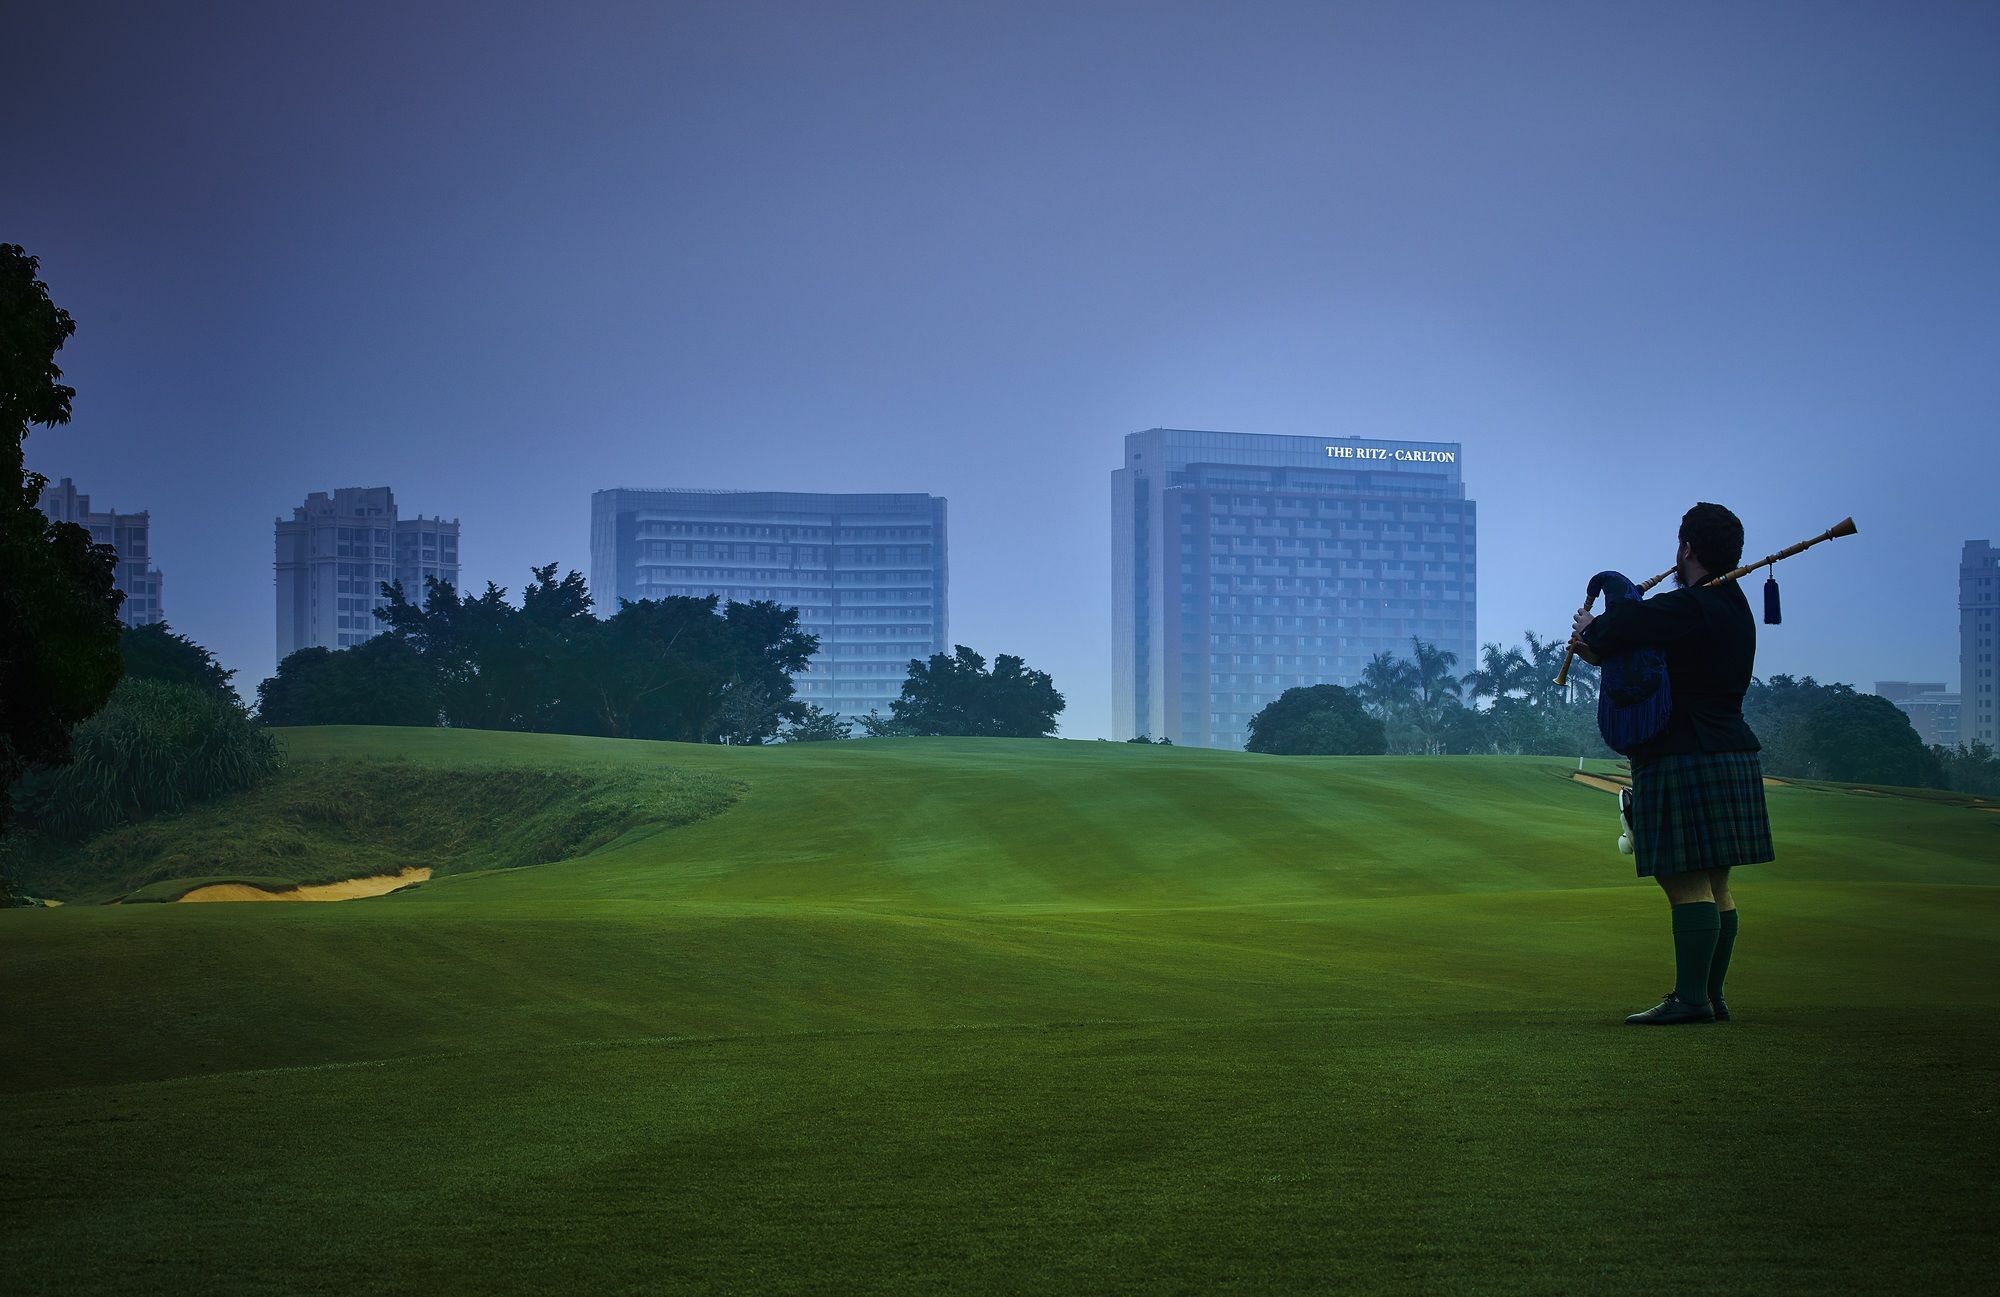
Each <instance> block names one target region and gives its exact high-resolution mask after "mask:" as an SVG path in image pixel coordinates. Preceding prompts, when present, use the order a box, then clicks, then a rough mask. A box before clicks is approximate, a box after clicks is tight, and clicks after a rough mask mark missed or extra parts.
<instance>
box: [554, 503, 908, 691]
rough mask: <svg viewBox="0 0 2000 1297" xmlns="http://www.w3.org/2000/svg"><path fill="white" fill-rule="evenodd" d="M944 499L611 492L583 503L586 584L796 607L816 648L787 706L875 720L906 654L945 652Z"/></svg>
mask: <svg viewBox="0 0 2000 1297" xmlns="http://www.w3.org/2000/svg"><path fill="white" fill-rule="evenodd" d="M946 576H947V566H946V544H945V502H944V500H943V499H941V498H939V497H937V496H934V495H923V494H898V495H823V494H816V493H807V492H793V491H712V490H659V491H644V490H631V489H618V490H610V491H598V492H596V493H594V494H593V495H592V496H591V497H590V586H591V596H592V598H593V600H594V601H595V602H596V605H597V612H598V615H599V616H604V617H609V616H611V615H612V614H614V613H616V612H617V610H618V601H619V600H620V599H631V600H639V599H661V598H666V597H667V596H670V595H694V596H706V595H716V596H718V597H719V598H720V599H721V600H722V601H723V602H724V603H728V602H730V601H735V602H739V603H749V602H752V601H754V600H759V599H765V600H770V601H771V602H774V603H778V604H782V605H784V606H786V607H791V608H797V609H798V610H799V626H800V628H801V629H802V630H805V631H807V632H809V633H811V634H814V635H817V636H819V652H818V653H817V654H816V655H815V656H814V657H813V660H812V665H811V667H810V668H809V669H808V670H807V671H806V672H805V673H804V674H802V675H800V676H799V677H798V679H797V686H798V697H799V700H800V701H801V702H807V703H814V704H817V705H818V706H820V707H824V708H825V709H826V710H828V711H832V712H839V713H841V714H842V715H845V716H861V715H865V714H867V713H868V712H869V711H870V710H871V709H874V710H879V711H881V712H883V713H884V714H885V715H886V714H887V713H888V710H889V704H890V703H891V702H892V701H894V700H895V698H896V697H897V696H898V695H900V694H901V693H902V689H903V680H904V678H905V676H906V675H907V674H908V671H909V664H910V660H911V659H912V658H924V657H929V656H930V655H931V654H933V653H942V652H945V651H946V640H945V636H946V633H947V632H946V618H945V608H946V602H947V600H946V594H947V584H948V583H947V580H946Z"/></svg>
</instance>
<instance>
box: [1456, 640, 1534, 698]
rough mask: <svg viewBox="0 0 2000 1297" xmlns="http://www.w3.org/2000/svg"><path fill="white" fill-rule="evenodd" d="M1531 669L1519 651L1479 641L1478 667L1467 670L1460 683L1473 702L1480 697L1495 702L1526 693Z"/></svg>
mask: <svg viewBox="0 0 2000 1297" xmlns="http://www.w3.org/2000/svg"><path fill="white" fill-rule="evenodd" d="M1531 669H1532V668H1530V667H1529V665H1528V660H1527V658H1526V657H1525V656H1523V655H1522V653H1521V650H1519V649H1513V648H1510V649H1503V648H1501V647H1500V646H1499V645H1498V644H1482V645H1480V646H1479V666H1478V668H1477V669H1476V670H1474V671H1472V672H1470V673H1468V674H1467V675H1466V676H1465V677H1464V678H1463V679H1462V680H1461V681H1460V683H1462V684H1463V685H1464V686H1465V690H1466V693H1467V694H1468V696H1470V698H1471V700H1472V701H1473V703H1475V704H1477V703H1478V702H1479V701H1480V700H1481V699H1484V698H1491V699H1494V700H1496V701H1497V700H1499V699H1501V698H1508V697H1511V696H1513V695H1514V694H1517V693H1524V692H1526V690H1527V687H1528V674H1529V672H1530V670H1531Z"/></svg>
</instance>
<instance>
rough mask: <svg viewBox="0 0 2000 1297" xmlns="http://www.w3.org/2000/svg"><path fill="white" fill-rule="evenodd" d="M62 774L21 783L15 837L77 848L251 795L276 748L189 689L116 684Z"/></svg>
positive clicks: (82, 727) (219, 702)
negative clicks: (27, 835)
mask: <svg viewBox="0 0 2000 1297" xmlns="http://www.w3.org/2000/svg"><path fill="white" fill-rule="evenodd" d="M70 746H71V751H72V752H73V754H74V757H73V759H72V760H71V762H70V764H69V765H67V766H62V767H59V768H58V769H55V770H50V771H45V772H38V773H36V774H33V775H30V776H29V777H28V778H27V779H25V780H23V781H22V785H21V791H20V808H21V817H22V820H23V822H24V827H29V828H33V829H36V830H39V831H41V832H43V833H47V834H50V835H52V836H55V837H61V838H69V839H78V838H83V837H87V836H89V835H90V834H92V833H95V832H97V831H98V830H100V829H104V828H108V827H110V826H112V825H115V824H129V823H133V822H136V821H139V820H143V819H146V818H148V817H150V816H154V815H169V814H172V813H174V812H176V811H181V810H185V809H186V808H188V807H189V806H193V805H195V804H197V803H199V802H205V801H208V800H209V799H211V798H215V797H220V796H222V795H223V794H224V793H230V792H235V791H238V790H239V789H244V788H249V787H252V786H254V785H256V784H258V783H260V782H262V781H263V780H264V779H267V778H269V777H270V776H271V775H272V774H273V773H274V772H275V771H276V770H277V768H278V764H279V756H278V745H277V742H276V741H275V740H274V739H273V738H272V737H271V735H270V734H269V733H268V732H267V731H265V729H264V728H263V727H262V726H261V725H257V724H255V723H253V722H252V721H251V720H250V718H249V717H248V716H246V715H245V714H244V712H243V709H242V708H241V707H239V706H237V705H235V704H234V703H232V702H229V701H227V700H225V699H223V698H221V697H219V696H217V695H216V694H214V693H211V692H208V691H206V690H203V689H199V688H196V687H195V686H193V685H184V684H168V683H165V682H162V681H158V680H126V681H122V682H120V684H119V686H118V688H117V689H116V690H115V691H113V693H112V695H111V701H110V702H109V703H107V704H106V705H105V707H104V710H102V711H100V712H98V713H97V714H96V715H95V716H92V717H90V718H89V719H88V720H86V721H83V722H82V723H80V724H79V725H77V726H76V728H75V729H74V730H73V731H72V733H71V735H70Z"/></svg>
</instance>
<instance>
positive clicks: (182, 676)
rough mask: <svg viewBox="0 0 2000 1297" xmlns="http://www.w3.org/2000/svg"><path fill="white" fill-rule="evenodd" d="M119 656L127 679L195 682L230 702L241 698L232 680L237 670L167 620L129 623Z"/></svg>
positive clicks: (122, 636)
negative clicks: (231, 668) (150, 622)
mask: <svg viewBox="0 0 2000 1297" xmlns="http://www.w3.org/2000/svg"><path fill="white" fill-rule="evenodd" d="M118 657H119V660H120V661H122V662H123V663H124V664H125V679H127V680H158V681H160V682H162V683H164V684H174V685H191V686H193V687H194V688H196V689H201V690H204V691H206V692H208V693H211V694H214V695H215V696H216V697H218V698H222V699H224V700H226V701H228V702H232V703H233V702H236V701H237V697H236V690H235V689H234V688H232V687H231V686H230V683H229V679H230V677H231V676H234V675H235V674H236V673H235V672H234V671H225V670H223V668H222V664H221V663H220V662H217V661H216V660H215V654H213V653H211V652H209V651H208V650H207V649H205V648H203V647H202V646H201V645H199V644H197V643H195V642H194V641H193V640H191V639H189V638H188V637H187V636H185V635H176V634H175V633H174V632H173V630H172V629H171V628H170V627H168V625H167V624H166V623H165V622H163V621H160V622H154V623H153V624H152V625H150V626H130V627H127V628H126V629H125V632H124V633H123V634H121V635H120V636H119V637H118Z"/></svg>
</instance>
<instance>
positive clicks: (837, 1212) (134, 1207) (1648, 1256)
mask: <svg viewBox="0 0 2000 1297" xmlns="http://www.w3.org/2000/svg"><path fill="white" fill-rule="evenodd" d="M291 744H292V747H293V750H294V754H295V756H297V757H299V758H301V759H303V760H307V761H311V762H315V763H324V767H323V769H324V770H330V771H333V772H336V773H335V775H328V776H326V777H338V778H343V779H344V778H350V777H351V778H353V779H357V780H363V781H365V780H367V779H370V778H374V777H375V775H376V774H379V772H380V770H381V769H382V768H383V763H391V764H390V765H389V766H388V768H389V769H391V770H393V771H395V772H397V773H398V774H399V775H400V776H401V777H403V778H405V779H407V780H408V781H410V782H411V784H412V786H423V787H431V788H438V787H446V788H470V789H473V790H475V793H474V794H472V795H476V790H477V789H479V788H480V787H492V788H500V789H506V790H512V789H517V788H529V789H534V788H541V787H544V786H545V780H544V778H543V776H545V777H546V780H553V781H556V782H555V786H557V787H567V786H568V785H567V784H564V783H563V782H562V781H563V780H572V779H574V780H586V781H588V782H589V787H590V788H591V789H597V790H602V789H605V788H612V789H616V790H619V791H618V792H616V794H615V795H614V794H611V793H603V792H601V791H600V792H593V793H591V794H590V796H592V797H594V798H595V799H596V803H595V804H600V805H601V806H605V807H610V808H611V809H612V810H615V811H616V812H617V814H615V815H610V816H609V818H605V817H601V816H593V817H592V818H591V819H590V823H589V828H590V831H589V832H588V833H586V834H583V835H582V836H581V837H580V838H579V839H578V841H579V842H580V844H581V845H580V848H579V849H583V848H589V850H588V853H587V854H583V855H581V856H578V857H576V858H572V859H565V860H561V861H558V862H555V863H546V864H531V863H530V864H524V863H523V861H524V860H527V859H532V858H533V856H534V853H533V852H529V853H528V855H527V856H523V855H521V854H520V853H519V852H513V851H511V850H510V849H507V848H506V847H505V843H506V841H507V838H508V835H507V834H505V833H504V832H503V833H495V832H493V831H492V828H491V826H488V827H487V828H485V829H482V830H481V832H480V833H473V832H472V830H471V829H470V828H467V829H465V830H464V831H463V832H459V831H458V830H454V835H455V836H451V838H450V841H452V842H458V841H460V840H463V841H466V842H470V843H471V844H472V845H471V846H470V847H467V848H466V849H465V850H463V851H461V852H460V853H459V854H458V855H456V856H453V857H451V859H452V860H453V861H455V862H456V864H455V866H454V867H456V868H458V869H459V872H457V873H448V874H446V875H444V876H442V877H439V878H437V879H434V880H433V881H432V882H430V883H427V884H424V885H423V886H421V887H418V888H416V889H413V890H411V891H407V892H402V893H398V894H396V895H393V896H389V897H383V898H380V899H376V900H367V901H353V902H346V903H341V904H331V905H200V906H183V905H145V906H134V905H126V906H119V907H102V906H88V905H81V904H72V905H69V906H66V907H64V908H62V909H59V910H37V911H7V912H0V986H4V987H5V989H6V993H7V1003H8V1007H9V1012H8V1013H7V1014H6V1015H4V1017H0V1090H4V1091H5V1092H6V1095H7V1101H6V1119H5V1121H4V1123H0V1168H4V1169H0V1249H4V1250H0V1255H4V1256H5V1258H6V1261H5V1269H4V1272H3V1273H4V1274H5V1276H6V1282H5V1284H4V1287H5V1289H6V1290H7V1291H8V1292H9V1293H12V1292H121V1293H122V1292H190V1291H200V1292H239V1291H274V1290H280V1289H282V1290H287V1291H300V1292H410V1291H454V1292H459V1291H462V1292H492V1291H501V1290H523V1289H533V1290H542V1291H552V1290H561V1291H589V1292H617V1291H630V1292H655V1291H717V1292H723V1291H734V1292H801V1293H802V1292H829V1291H889V1292H911V1293H916V1292H933V1291H939V1290H951V1291H970V1292H982V1291H992V1292H1019V1291H1038V1292H1043V1291H1046V1292H1055V1291H1074V1290H1090V1291H1119V1292H1159V1291H1182V1292H1294V1291H1317V1290H1330V1289H1331V1290H1338V1289H1342V1288H1346V1289H1351V1290H1355V1291H1368V1292H1409V1293H1417V1292H1425V1293H1437V1292H1466V1293H1474V1292H1547V1293H1565V1294H1567V1293H1576V1292H1666V1291H1720V1290H1724V1289H1727V1290H1729V1291H1733V1292H1755V1293H1814V1294H1818V1293H1824V1292H1828V1291H1875V1292H1896V1293H1907V1292H1953V1291H1974V1290H1977V1291H1985V1290H1986V1289H1987V1287H1988V1285H1989V1283H1990V1280H1991V1271H1992V1269H1993V1267H1994V1265H1995V1263H1996V1262H2000V1243H1996V1239H1995V1235H1994V1230H1993V1227H1992V1222H1993V1220H1994V1219H1995V1213H1996V1211H2000V1174H1996V1165H2000V1161H1996V1157H2000V1116H1996V1112H1995V1109H1996V1106H2000V1099H1996V1098H1995V1093H1996V1089H1997V1088H2000V1087H1997V1086H1996V1080H2000V1078H1996V1075H1995V1073H1996V1063H2000V976H1996V974H2000V891H1997V890H1996V889H1995V887H1994V886H1993V884H1994V882H1995V881H1996V870H2000V815H1996V814H1994V813H1992V812H1989V811H1982V810H1979V809H1975V808H1969V807H1965V806H1955V805H1949V804H1945V803H1942V802H1938V801H1934V800H1922V799H1914V798H1903V797H1896V796H1881V795H1857V794H1853V793H1848V792H1845V791H1842V790H1837V789H1829V788H1805V787H1783V788H1774V789H1772V790H1771V797H1770V800H1771V809H1772V816H1773V821H1774V827H1775V829H1776V832H1777V835H1778V840H1779V852H1780V860H1779V861H1778V863H1776V864H1773V865H1769V866H1759V867H1756V868H1755V869H1746V870H1744V871H1742V876H1741V878H1740V879H1739V889H1740V895H1741V899H1742V902H1743V916H1744V917H1743V935H1742V938H1741V942H1740V945H1739V948H1738V956H1737V963H1736V967H1735V969H1734V970H1733V971H1732V974H1731V982H1730V1000H1731V1005H1732V1007H1733V1008H1734V1009H1735V1011H1736V1014H1737V1019H1738V1020H1737V1021H1735V1022H1733V1023H1730V1024H1728V1025H1723V1026H1715V1027H1701V1028H1686V1029H1679V1030H1669V1031H1637V1030H1631V1029H1627V1028H1625V1027H1623V1026H1622V1025H1620V1022H1619V1019H1620V1017H1621V1016H1622V1014H1623V1013H1624V1012H1626V1011H1628V1010H1630V1009H1634V1008H1641V1007H1644V1006H1646V1005H1647V1004H1650V1003H1651V1002H1652V1001H1653V1000H1654V999H1656V998H1657V996H1658V994H1659V993H1660V992H1661V991H1662V990H1663V989H1665V987H1666V986H1667V985H1669V983H1670V982H1671V968H1670V959H1669V956H1670V947H1669V944H1668V940H1667V917H1666V906H1665V904H1664V902H1663V901H1662V900H1661V898H1660V896H1659V893H1658V891H1657V889H1656V888H1654V887H1653V886H1652V885H1651V884H1650V883H1646V884H1642V883H1639V882H1637V881H1635V880H1634V879H1632V878H1631V876H1630V865H1629V862H1628V861H1626V860H1625V859H1623V858H1621V857H1618V856H1616V855H1615V854H1614V853H1613V852H1612V850H1611V841H1612V839H1613V838H1614V837H1615V835H1616V829H1615V824H1614V817H1613V813H1612V810H1611V799H1610V797H1609V796H1608V795H1607V794H1604V793H1602V792H1596V791H1593V790H1590V789H1586V788H1584V787H1582V786H1580V785H1578V784H1575V783H1572V782H1571V781H1570V780H1569V779H1568V778H1567V767H1566V766H1565V764H1564V763H1562V762H1559V761H1544V760H1533V759H1523V760H1501V759H1465V760H1452V759H1437V760H1422V759H1401V760H1398V759H1328V760H1306V759H1277V758H1259V757H1254V756H1248V755H1242V754H1227V753H1209V752H1199V751H1191V750H1172V749H1160V748H1151V747H1143V748H1142V747H1138V746H1136V745H1135V746H1130V747H1128V746H1125V745H1111V744H1087V743H1058V742H1008V741H985V742H974V741H941V740H933V741H893V742H892V741H870V742H866V743H854V744H842V745H832V744H827V745H811V746H804V747H797V748H789V749H785V748H776V749H761V750H759V749H723V748H695V747H685V746H679V745H664V744H636V743H635V744H620V743H614V742H606V741H595V740H585V739H568V738H557V737H549V736H529V735H497V734H476V733H463V732H446V731H418V732H413V731H386V730H342V729H329V730H324V731H303V732H296V733H295V734H294V736H293V737H292V739H291ZM525 771H536V772H542V775H541V776H537V777H535V778H530V777H529V776H528V775H526V774H524V773H523V772H525ZM340 772H345V773H340ZM370 772H374V773H370ZM605 772H611V773H610V774H606V773H605ZM489 780H490V781H491V783H490V784H488V783H486V782H485V781H489ZM648 789H658V790H665V791H657V792H654V793H648V791H647V790H648ZM513 796H515V794H513V793H511V792H510V793H509V794H508V798H512V797H513ZM500 800H502V801H504V800H507V799H500ZM496 813H498V812H496ZM522 813H523V815H524V816H529V817H532V818H533V820H534V822H535V823H536V824H538V825H547V824H549V823H552V822H558V821H562V815H561V808H560V807H557V806H550V805H546V804H544V803H542V802H537V801H534V800H533V799H532V798H530V799H528V801H527V802H526V803H524V806H523V812H522ZM258 814H259V812H257V810H256V808H255V807H254V806H251V805H249V804H248V803H243V802H239V803H226V804H224V805H222V806H218V807H215V808H211V809H210V810H206V811H203V812H198V813H196V814H193V815H189V816H186V817H183V818H182V819H180V820H176V821H173V822H170V823H169V824H162V825H159V826H155V828H154V831H155V832H157V833H161V834H166V835H168V839H171V840H184V841H189V842H201V843H206V844H210V846H208V847H204V848H203V851H202V852H195V853H193V854H192V855H191V856H189V858H190V859H196V858H199V860H200V864H201V869H202V873H203V875H204V876H213V875H217V874H225V875H226V874H228V873H229V872H230V871H229V870H228V869H222V868H217V867H216V865H217V864H218V863H227V862H217V861H215V860H213V859H210V858H208V855H204V854H203V853H204V852H207V853H209V854H210V855H212V850H211V847H212V845H213V844H215V843H218V842H224V841H226V840H227V838H228V836H229V834H231V833H238V832H241V833H243V834H246V835H248V836H250V837H251V838H253V839H254V840H256V841H258V842H269V841H272V840H274V839H272V838H271V836H270V835H269V834H268V833H265V832H264V830H263V829H262V828H260V827H259V822H258V818H257V817H258ZM607 814H608V813H607ZM552 816H553V817H555V819H554V820H551V817H552ZM621 816H622V817H623V818H620V817H621ZM563 822H566V821H563ZM224 824H230V825H242V826H243V827H242V828H241V829H236V828H230V829H228V830H227V831H225V830H224V829H222V828H220V827H218V826H221V825H224ZM364 824H365V821H364ZM607 826H608V827H607ZM571 827H574V826H571ZM611 829H615V830H616V834H615V836H610V835H609V831H610V830H611ZM482 834H483V836H482ZM412 835H414V836H412ZM430 841H431V839H430V838H426V837H424V836H423V834H421V833H419V832H418V831H417V827H413V826H411V825H408V824H405V823H403V822H401V821H395V822H394V823H392V824H391V825H390V826H389V828H387V829H384V830H383V832H382V835H381V842H380V846H379V848H378V849H376V850H375V851H374V852H373V853H372V854H371V852H370V850H369V849H368V848H367V845H366V843H365V842H357V841H356V839H355V838H354V836H353V835H352V834H351V833H347V832H346V831H345V830H343V832H342V833H340V834H335V835H333V837H331V838H326V837H324V835H322V837H313V836H311V835H308V837H307V839H305V840H303V842H302V845H300V847H299V853H300V859H299V860H297V861H294V862H292V864H291V865H290V866H288V867H286V868H283V869H280V870H278V871H277V872H278V873H279V874H280V875H281V876H286V877H304V876H308V875H311V874H314V873H315V872H316V871H322V870H324V869H325V868H327V867H329V866H327V865H326V864H323V863H322V864H316V863H314V861H315V860H317V859H321V858H324V859H326V860H331V859H332V858H333V856H334V855H338V858H339V859H340V860H341V861H343V862H345V866H344V867H352V868H365V869H366V870H368V871H393V870H395V869H396V868H399V867H400V866H402V865H403V864H406V863H411V862H412V857H411V852H412V850H413V849H414V848H413V847H412V843H417V844H419V845H421V844H423V843H427V842H430ZM155 845H156V847H157V846H158V844H155ZM169 845H170V844H169ZM315 853H318V854H317V855H316V854H315ZM127 854H128V856H129V855H130V853H129V852H128V853H127ZM170 857H171V850H170V849H169V848H168V847H159V848H158V849H153V850H151V854H150V855H147V856H146V860H147V861H152V862H157V861H158V860H162V859H167V858H170ZM120 859H121V860H125V861H126V867H136V866H135V865H133V864H132V861H131V859H128V858H127V857H120ZM73 864H74V862H70V864H69V865H66V866H65V867H66V868H67V867H71V866H73ZM499 865H514V866H519V867H510V868H497V867H493V866H499ZM148 868H156V865H148ZM249 872H254V873H258V874H259V875H260V876H263V875H268V874H271V873H272V872H273V869H272V867H271V866H270V864H269V862H268V861H265V862H264V863H262V864H259V865H258V866H257V868H256V869H255V870H250V871H249ZM152 885H153V886H155V887H156V888H165V889H166V890H169V891H171V890H172V887H173V886H174V884H173V883H172V880H170V879H155V880H154V881H153V884H152ZM57 894H58V895H60V894H61V893H57Z"/></svg>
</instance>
